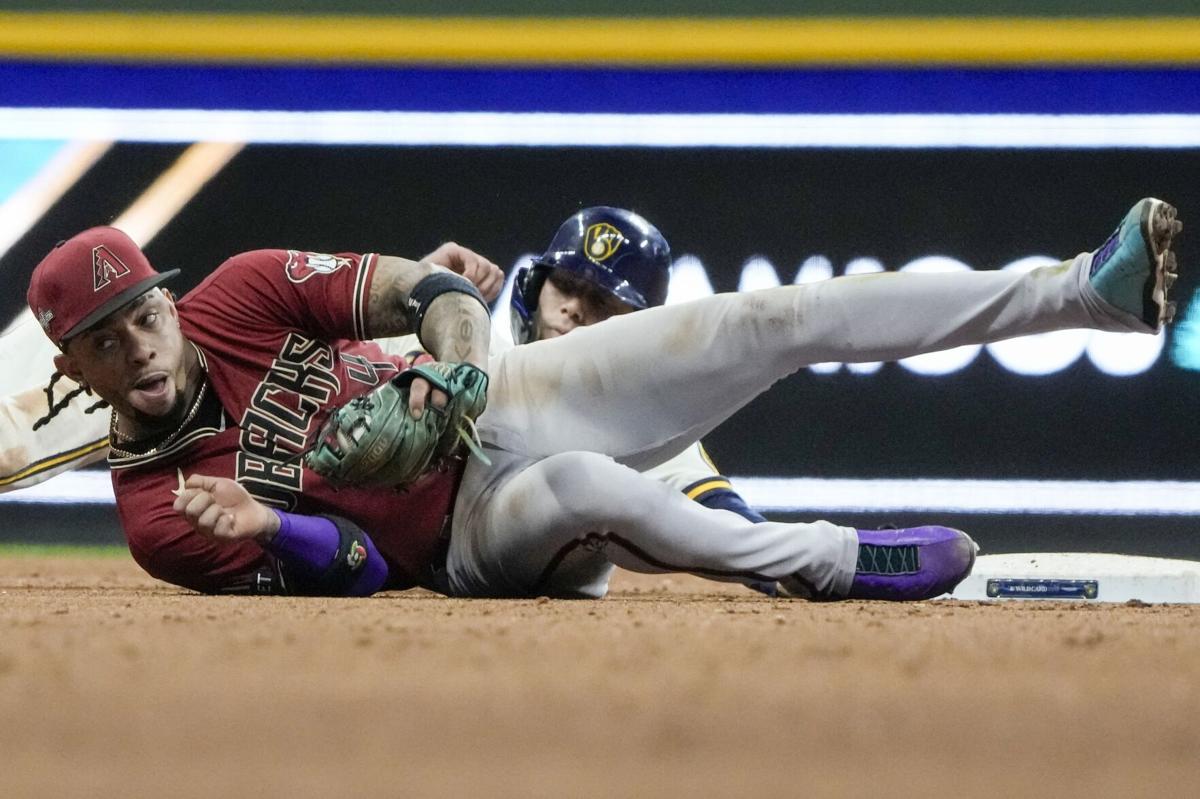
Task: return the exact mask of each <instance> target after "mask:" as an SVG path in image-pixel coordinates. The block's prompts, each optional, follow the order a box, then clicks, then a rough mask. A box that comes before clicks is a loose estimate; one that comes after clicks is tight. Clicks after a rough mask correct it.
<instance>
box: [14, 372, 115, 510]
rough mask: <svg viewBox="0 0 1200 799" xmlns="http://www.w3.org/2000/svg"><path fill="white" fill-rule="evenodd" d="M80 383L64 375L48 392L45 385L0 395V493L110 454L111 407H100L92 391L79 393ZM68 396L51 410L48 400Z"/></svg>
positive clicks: (22, 486)
mask: <svg viewBox="0 0 1200 799" xmlns="http://www.w3.org/2000/svg"><path fill="white" fill-rule="evenodd" d="M47 382H49V376H47ZM78 389H79V385H78V384H77V383H75V382H73V381H71V380H70V379H69V378H65V377H60V378H59V379H58V380H57V381H55V383H54V386H53V388H51V389H50V397H49V398H48V397H47V395H46V389H45V388H44V387H43V388H31V389H27V390H25V391H22V392H20V393H18V394H15V395H13V396H10V397H5V398H3V399H0V493H3V492H5V491H13V490H15V489H18V488H28V487H29V486H32V485H36V484H38V483H41V482H43V481H44V480H48V479H49V478H51V477H53V476H55V475H56V474H61V473H62V472H67V471H70V470H72V469H78V468H80V467H82V466H87V465H88V464H90V463H96V462H97V461H100V460H103V459H104V456H105V455H107V454H108V419H109V413H108V409H107V408H99V407H97V397H96V396H95V395H93V394H88V393H86V392H83V391H79V392H78V393H75V392H76V391H77V390H78ZM72 394H73V395H74V396H72ZM67 397H71V399H70V400H67V404H66V405H64V406H63V407H61V408H60V409H59V410H58V411H57V412H56V413H55V414H54V415H53V416H50V415H49V411H50V407H51V406H50V402H51V401H53V402H54V403H55V404H57V403H59V402H61V401H64V400H66V399H67ZM89 410H90V411H91V412H90V413H89ZM47 417H49V418H47ZM42 420H44V423H43V424H40V425H39V426H38V429H37V430H34V429H33V428H34V425H35V424H38V423H39V422H40V421H42Z"/></svg>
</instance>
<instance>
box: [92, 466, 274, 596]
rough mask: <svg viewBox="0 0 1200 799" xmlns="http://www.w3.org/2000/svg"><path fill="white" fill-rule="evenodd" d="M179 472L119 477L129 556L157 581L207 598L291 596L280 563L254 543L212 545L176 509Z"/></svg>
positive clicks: (117, 488)
mask: <svg viewBox="0 0 1200 799" xmlns="http://www.w3.org/2000/svg"><path fill="white" fill-rule="evenodd" d="M177 486H178V482H177V479H176V477H175V476H174V472H173V471H170V472H168V471H166V470H157V471H155V472H152V473H136V474H134V473H119V472H114V473H113V489H114V491H115V492H116V493H117V496H118V497H119V501H118V503H117V513H118V515H119V516H120V519H121V527H122V528H123V529H124V530H125V537H126V540H127V541H128V543H129V552H130V554H131V555H133V559H134V560H135V561H137V563H138V565H139V566H141V567H142V568H143V569H145V570H146V572H147V573H148V574H150V576H152V577H156V578H158V579H159V580H163V581H164V582H168V583H171V584H172V585H178V586H182V587H183V588H190V589H192V590H193V591H199V592H201V593H205V594H220V593H264V594H266V593H269V594H281V593H287V586H286V585H284V584H283V582H282V579H281V575H280V573H279V570H278V569H277V568H276V563H275V562H274V559H273V558H271V557H270V556H269V555H268V554H267V553H266V551H265V550H264V549H263V548H262V547H260V546H259V545H258V544H257V543H255V542H253V541H221V542H217V541H209V540H208V539H207V538H204V537H203V536H201V535H200V534H199V533H197V532H196V531H195V530H193V529H192V528H191V527H190V526H189V525H188V523H187V521H186V520H185V519H184V518H183V517H182V516H180V515H179V514H178V513H176V512H175V509H174V508H173V505H174V502H175V495H174V493H172V491H173V489H175V488H176V487H177Z"/></svg>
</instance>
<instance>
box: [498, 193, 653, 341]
mask: <svg viewBox="0 0 1200 799" xmlns="http://www.w3.org/2000/svg"><path fill="white" fill-rule="evenodd" d="M555 269H565V270H567V271H568V272H572V273H574V274H575V275H578V276H579V277H582V278H584V279H585V280H588V281H590V282H592V283H594V284H596V285H597V286H599V287H600V288H602V289H604V290H605V291H607V292H609V293H610V294H612V295H613V296H614V297H616V298H617V299H618V300H620V301H621V302H623V303H625V304H626V305H629V306H630V307H632V308H635V309H638V310H641V309H643V308H650V307H652V306H655V305H662V304H663V303H664V302H666V299H667V285H668V284H669V283H670V281H671V248H670V247H669V246H668V245H667V240H666V239H665V238H663V235H662V234H661V233H659V232H658V228H656V227H654V225H652V224H650V223H649V222H647V221H646V220H645V219H643V218H642V217H640V216H638V215H637V214H635V213H633V212H632V211H626V210H625V209H623V208H609V207H608V206H597V207H595V208H584V209H583V210H582V211H580V212H579V213H577V214H575V215H574V216H572V217H571V218H570V219H568V220H567V221H566V222H563V223H562V226H561V227H559V229H558V232H557V233H555V234H554V238H553V239H552V240H551V241H550V246H549V247H548V248H546V252H545V253H544V254H543V255H542V256H541V257H539V258H536V259H534V261H533V263H532V265H530V266H529V267H528V268H524V269H521V270H520V271H519V272H517V277H516V280H515V282H514V283H513V291H512V313H511V314H510V319H511V321H512V332H513V341H515V342H516V343H517V344H525V343H527V342H529V341H531V340H532V339H533V335H534V316H535V314H536V313H537V306H538V296H539V295H540V294H541V293H542V285H543V284H544V283H545V282H546V278H547V277H548V276H549V275H550V273H551V272H552V271H554V270H555Z"/></svg>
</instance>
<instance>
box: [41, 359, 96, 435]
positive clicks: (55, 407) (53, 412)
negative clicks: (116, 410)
mask: <svg viewBox="0 0 1200 799" xmlns="http://www.w3.org/2000/svg"><path fill="white" fill-rule="evenodd" d="M65 376H66V375H64V374H63V373H62V372H60V371H58V370H55V372H54V374H53V375H51V376H50V382H49V383H48V384H47V385H46V387H45V388H44V389H42V391H44V392H45V394H46V407H47V408H49V411H47V413H46V415H45V416H43V417H42V418H41V419H38V420H37V421H36V422H34V423H33V429H34V430H37V429H38V428H39V427H42V426H43V425H45V424H46V423H47V422H49V421H50V420H51V419H53V418H54V417H55V416H58V412H59V411H61V410H62V409H63V408H65V407H67V406H68V405H70V404H71V400H73V399H75V398H76V397H78V396H79V395H80V394H84V393H86V394H87V395H88V396H89V397H90V396H91V395H92V389H91V388H90V387H89V386H86V385H82V384H81V385H80V386H79V387H78V388H76V389H73V390H71V391H69V392H67V395H66V396H65V397H63V398H62V399H60V400H59V401H58V402H55V401H54V384H55V383H57V382H58V381H59V380H61V379H62V378H63V377H65ZM107 407H108V403H107V402H105V401H104V400H97V401H96V402H93V403H92V404H91V405H89V406H88V407H87V408H85V409H84V411H83V412H84V413H92V412H94V411H98V410H100V409H101V408H107Z"/></svg>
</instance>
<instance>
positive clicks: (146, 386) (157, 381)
mask: <svg viewBox="0 0 1200 799" xmlns="http://www.w3.org/2000/svg"><path fill="white" fill-rule="evenodd" d="M133 390H134V391H137V392H139V393H141V394H146V395H149V396H152V397H155V396H161V395H163V394H165V393H166V392H167V376H166V375H165V374H162V373H159V374H153V375H147V376H146V377H143V378H141V379H140V380H138V381H137V382H135V383H134V384H133Z"/></svg>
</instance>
